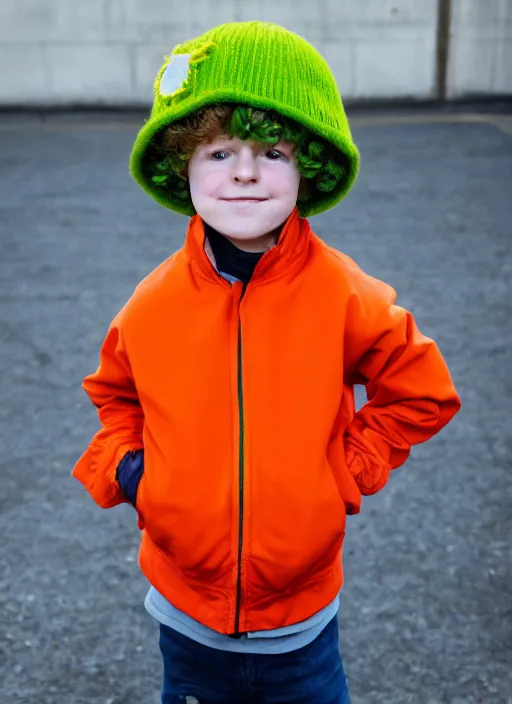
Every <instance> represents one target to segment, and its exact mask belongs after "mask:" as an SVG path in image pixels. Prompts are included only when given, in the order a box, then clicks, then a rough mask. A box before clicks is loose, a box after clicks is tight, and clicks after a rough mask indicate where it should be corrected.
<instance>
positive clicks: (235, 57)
mask: <svg viewBox="0 0 512 704" xmlns="http://www.w3.org/2000/svg"><path fill="white" fill-rule="evenodd" d="M154 95H155V98H154V103H153V109H152V111H151V116H150V118H149V119H148V121H147V122H146V124H145V125H144V127H143V128H142V129H141V130H140V132H139V134H138V136H137V139H136V140H135V144H134V146H133V150H132V154H131V158H130V171H131V174H132V176H133V177H134V179H135V180H136V181H137V183H139V185H140V186H142V188H143V189H144V190H145V191H146V192H147V193H149V195H150V196H152V197H153V198H154V199H155V200H156V201H157V202H158V203H160V204H161V205H164V206H166V207H168V208H171V209H172V210H175V211H177V212H178V213H182V214H183V215H194V214H195V210H194V207H193V206H192V205H191V204H185V203H184V202H183V200H180V199H178V198H173V197H172V193H169V191H167V190H165V189H162V188H160V187H159V186H158V184H156V183H154V181H153V180H152V174H151V172H150V169H149V168H148V163H147V162H148V160H147V158H146V157H147V152H148V148H149V146H150V144H151V141H152V140H153V138H154V137H155V135H156V134H157V133H159V132H160V131H161V130H163V129H164V128H165V127H167V126H169V125H170V124H172V123H173V122H176V121H177V120H180V119H182V118H184V117H187V116H188V115H191V114H192V113H194V112H196V111H197V110H200V109H202V108H205V107H207V106H209V105H214V104H219V103H221V104H225V103H230V104H234V105H248V106H252V107H255V108H260V109H263V110H265V109H266V110H273V111H275V112H278V113H280V114H281V115H283V116H284V117H288V118H291V119H292V120H294V121H295V122H297V123H299V124H300V125H302V126H303V127H305V128H306V129H308V130H309V131H310V132H311V133H313V134H314V135H317V136H319V137H320V138H322V139H324V140H325V141H327V142H329V143H330V144H331V145H333V146H334V147H335V149H336V150H339V151H340V152H342V155H343V156H344V159H343V160H344V161H345V162H346V163H348V169H347V173H346V175H345V177H344V179H342V180H341V182H340V183H338V184H337V185H336V187H335V188H334V190H332V191H331V192H329V193H322V192H320V191H318V190H315V191H314V193H313V194H312V195H311V197H310V198H309V199H308V200H305V201H301V202H299V203H298V207H299V212H300V214H301V215H302V216H303V217H308V216H310V215H315V214H317V213H321V212H323V211H324V210H328V209H329V208H332V207H333V206H334V205H336V203H338V202H339V201H340V200H341V199H342V198H343V197H344V196H345V195H346V194H347V193H348V191H349V190H350V189H351V187H352V185H353V184H354V181H355V180H356V177H357V172H358V169H359V153H358V151H357V148H356V146H355V144H354V143H353V141H352V136H351V134H350V128H349V125H348V120H347V117H346V115H345V111H344V108H343V104H342V101H341V97H340V94H339V91H338V87H337V85H336V81H335V80H334V77H333V75H332V73H331V71H330V69H329V66H328V64H327V63H326V61H325V60H324V59H323V58H322V56H321V55H320V54H319V53H318V52H317V51H316V49H314V48H313V47H312V46H311V44H309V43H308V42H307V41H306V40H305V39H303V38H302V37H300V36H298V35H297V34H294V33H293V32H290V31H288V30H287V29H284V28H283V27H280V26H279V25H276V24H272V23H269V22H232V23H229V24H223V25H220V26H218V27H214V28H213V29H211V30H209V31H208V32H206V33H205V34H203V35H202V36H200V37H197V38H196V39H191V40H190V41H187V42H186V43H185V44H178V45H177V46H175V47H174V49H173V50H172V53H171V55H170V56H169V57H167V59H166V61H165V63H164V65H163V66H162V68H161V69H160V71H159V73H158V76H157V78H156V81H155V86H154Z"/></svg>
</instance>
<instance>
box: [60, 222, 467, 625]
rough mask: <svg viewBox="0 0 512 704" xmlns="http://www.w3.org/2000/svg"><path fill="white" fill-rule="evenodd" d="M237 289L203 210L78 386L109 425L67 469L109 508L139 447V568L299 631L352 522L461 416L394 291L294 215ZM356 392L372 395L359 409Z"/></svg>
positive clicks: (434, 352)
mask: <svg viewBox="0 0 512 704" xmlns="http://www.w3.org/2000/svg"><path fill="white" fill-rule="evenodd" d="M241 294H242V287H241V284H236V283H235V284H233V285H230V284H229V283H228V282H227V281H225V280H224V279H223V278H222V277H221V276H219V274H218V273H217V272H216V271H215V269H214V267H213V266H212V265H211V263H210V261H209V259H208V257H207V255H206V253H205V249H204V229H203V224H202V221H201V219H200V217H199V216H197V215H196V216H195V217H193V218H192V219H191V221H190V225H189V229H188V232H187V237H186V241H185V246H184V247H183V249H181V250H180V251H179V252H177V253H176V254H174V255H173V256H171V257H170V258H169V259H168V260H167V261H165V262H163V263H162V264H161V265H160V266H159V267H157V269H155V270H154V271H153V272H152V273H151V274H150V275H149V276H148V277H147V278H146V279H144V280H143V281H142V282H141V283H140V284H139V286H138V287H137V289H136V290H135V292H134V294H133V296H132V297H131V298H130V300H129V301H128V303H127V304H126V305H125V307H124V308H123V309H122V310H121V312H120V313H119V314H118V315H117V316H116V318H115V319H114V321H113V322H112V324H111V326H110V328H109V331H108V334H107V336H106V339H105V341H104V343H103V345H102V348H101V353H100V365H99V368H98V370H97V371H96V373H94V374H92V375H90V376H88V377H87V378H86V379H85V381H84V384H83V385H84V388H85V390H86V392H87V393H88V395H89V396H90V398H91V400H92V401H93V403H94V404H95V405H96V406H97V407H98V409H99V417H100V421H101V426H102V428H101V430H100V431H99V432H98V433H97V434H96V435H95V437H94V438H93V440H92V441H91V444H90V446H89V448H88V449H87V451H86V452H85V454H84V455H83V456H82V457H81V459H80V460H79V461H78V463H77V465H76V466H75V468H74V470H73V474H74V476H75V477H76V478H77V479H79V480H80V481H81V482H82V483H83V484H84V485H85V486H86V488H87V489H88V491H89V492H90V494H91V495H92V497H93V498H94V499H95V500H96V501H97V503H98V504H99V505H100V506H103V507H110V506H114V505H116V504H118V503H120V502H122V501H123V500H124V499H123V496H122V493H121V491H120V488H119V486H118V485H117V483H116V480H115V472H116V467H117V464H118V463H119V461H120V459H121V458H122V457H123V456H124V454H125V453H126V452H127V451H128V450H136V449H139V448H142V447H144V464H145V470H144V474H143V476H142V479H141V482H140V486H139V490H138V494H137V509H138V512H139V526H140V527H141V529H142V543H141V549H140V555H139V563H140V566H141V569H142V571H143V572H144V574H145V575H146V577H147V578H148V580H149V581H150V582H151V583H152V584H153V585H154V586H155V587H156V589H157V590H158V591H159V592H161V593H162V594H163V595H164V596H165V597H166V598H167V599H168V600H169V601H171V603H172V604H174V606H176V607H177V608H178V609H181V610H182V611H184V612H186V613H187V614H189V615H190V616H192V617H193V618H195V619H197V620H198V621H200V622H201V623H203V624H205V625H206V626H209V627H211V628H213V629H215V630H217V631H219V632H221V633H234V632H245V631H258V630H265V629H271V628H278V627H281V626H286V625H290V624H292V623H295V622H298V621H301V620H303V619H306V618H308V617H309V616H311V615H312V614H313V613H315V612H316V611H318V610H319V609H321V608H322V607H323V606H325V605H326V604H327V603H329V602H330V601H331V600H332V599H334V597H335V596H336V594H337V592H338V590H339V589H340V587H341V584H342V568H341V559H340V557H341V548H342V543H343V537H344V533H345V519H346V513H357V512H358V511H359V507H360V502H361V494H371V493H373V492H375V491H377V490H378V489H380V488H381V487H382V486H384V484H385V483H386V481H387V478H388V475H389V471H390V469H392V468H393V467H398V466H399V465H401V464H402V463H403V462H404V461H405V460H406V459H407V456H408V454H409V451H410V446H411V445H412V444H414V443H419V442H423V441H424V440H427V439H428V438H430V437H431V436H432V435H434V434H435V433H437V432H438V431H439V430H440V429H441V428H442V427H443V426H444V425H445V424H446V423H447V422H448V421H449V420H450V418H451V417H452V416H453V415H454V414H455V413H456V412H457V410H458V409H459V406H460V402H459V398H458V396H457V393H456V391H455V388H454V386H453V383H452V381H451V379H450V375H449V372H448V370H447V367H446V364H445V362H444V360H443V358H442V356H441V354H440V353H439V351H438V348H437V346H436V345H435V343H434V342H433V341H432V340H430V339H428V338H426V337H424V336H423V335H422V334H421V333H420V332H419V331H418V328H417V327H416V325H415V322H414V320H413V317H412V315H411V314H410V313H408V312H407V311H405V310H404V309H403V308H400V307H398V306H396V305H395V304H394V302H395V292H394V291H393V289H392V288H390V287H389V286H388V285H386V284H384V283H382V282H380V281H378V280H376V279H374V278H372V277H370V276H368V275H366V274H364V273H363V272H362V271H361V270H360V269H359V268H358V267H357V266H356V265H355V264H354V263H353V262H352V261H351V260H350V259H349V258H348V257H347V256H345V255H343V254H341V253H339V252H337V251H336V250H333V249H331V248H330V247H328V246H327V245H326V244H325V243H324V242H322V241H321V240H320V239H319V238H318V237H317V236H316V235H315V234H313V232H312V231H311V229H310V226H309V223H308V221H307V220H304V219H301V218H299V216H298V213H297V210H296V209H295V210H294V212H293V213H292V214H291V216H290V218H289V219H288V221H287V223H286V225H285V227H284V229H283V231H282V233H281V236H280V238H279V242H278V244H277V245H276V246H275V247H274V248H273V249H271V250H270V251H269V252H267V253H266V254H265V255H264V256H263V257H262V259H261V260H260V262H259V263H258V265H257V267H256V270H255V272H254V275H253V278H252V280H251V281H250V283H249V284H248V286H247V288H246V291H245V294H244V295H243V297H242V295H241ZM355 383H363V384H366V391H367V395H368V399H369V401H368V403H367V404H366V405H365V406H364V407H363V408H362V409H361V410H360V411H359V412H358V413H356V414H355V415H354V394H353V385H354V384H355Z"/></svg>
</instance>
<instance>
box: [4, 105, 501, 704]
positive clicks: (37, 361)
mask: <svg viewBox="0 0 512 704" xmlns="http://www.w3.org/2000/svg"><path fill="white" fill-rule="evenodd" d="M141 123H142V118H140V117H139V118H134V116H125V117H122V116H120V115H117V116H109V115H107V114H101V115H94V114H92V113H91V114H81V115H74V116H72V115H60V116H54V117H52V118H48V119H46V120H45V121H43V122H42V121H41V120H39V119H37V118H36V117H32V118H31V117H30V116H18V115H8V116H4V117H3V118H2V119H0V183H1V191H0V193H1V196H0V238H1V239H0V244H1V249H0V252H1V254H0V276H1V290H0V340H1V344H0V365H1V377H0V396H1V399H2V403H1V405H0V428H1V435H0V444H1V455H0V462H1V475H0V476H1V487H0V535H1V540H0V702H1V703H2V704H19V703H21V702H23V703H25V702H34V703H35V702H37V703H38V704H86V703H90V702H94V703H95V704H124V703H126V704H146V703H147V704H157V702H158V700H159V688H160V677H161V663H160V658H159V653H158V648H157V628H156V626H155V624H154V623H153V622H152V621H151V619H150V618H149V617H148V616H147V615H146V613H145V611H144V608H143V603H142V602H143V598H144V594H145V591H146V587H147V584H146V582H145V580H144V578H143V577H142V576H141V574H140V573H139V571H138V567H137V562H136V560H137V546H138V542H139V536H138V530H137V526H136V521H135V516H134V514H133V512H131V511H130V510H129V508H128V507H127V506H123V507H120V508H117V509H113V510H110V511H101V510H100V509H99V508H97V507H96V506H95V505H94V504H93V502H92V500H91V499H90V498H89V497H88V496H87V494H86V493H85V491H84V490H83V489H82V487H81V486H80V485H79V484H78V483H77V482H76V481H75V480H72V479H71V477H70V471H71V468H72V466H73V464H74V462H75V461H76V459H77V458H78V456H79V455H80V454H81V453H82V451H83V450H84V449H85V447H86V445H87V443H88V441H89V440H90V438H91V435H92V433H93V432H94V430H95V429H96V427H97V421H96V416H95V413H94V409H93V407H92V405H91V404H90V403H89V401H88V399H87V398H86V396H85V394H84V393H83V391H82V390H81V387H80V384H81V381H82V378H83V377H84V376H85V375H86V374H88V373H89V372H91V371H93V370H94V369H95V367H96V364H97V360H98V349H99V345H100V342H101V340H102V338H103V335H104V333H105V331H106V328H107V326H108V323H109V322H110V320H111V318H112V317H113V315H114V314H115V313H116V312H117V310H118V309H119V308H120V306H121V305H122V304H123V303H124V301H125V300H126V298H127V297H128V296H129V295H130V293H131V291H132V290H133V288H134V286H135V285H136V283H137V282H138V281H139V280H140V279H141V278H142V277H143V276H144V275H145V274H146V273H147V272H149V271H150V270H151V269H152V268H153V267H154V266H156V265H157V264H158V263H159V262H160V261H162V260H163V259H164V258H165V257H167V256H168V255H169V253H170V252H172V251H173V250H174V249H175V248H177V247H178V246H179V245H180V243H181V241H182V238H183V234H184V231H185V227H186V220H185V218H182V217H181V216H178V215H175V214H173V213H170V212H168V211H166V210H165V209H163V208H160V207H158V206H157V205H156V204H154V203H153V202H152V201H151V200H150V199H149V198H148V197H147V196H146V195H145V194H144V193H143V192H142V191H141V190H139V189H138V187H137V186H136V185H135V183H133V182H132V181H131V180H130V178H129V176H128V173H127V160H128V155H129V151H130V148H131V144H132V142H133V139H134V136H135V133H136V129H137V126H138V125H140V124H141ZM353 130H354V134H355V138H356V141H357V142H358V144H359V146H360V149H361V153H362V171H361V177H360V180H359V182H358V184H357V186H356V188H355V190H354V191H353V193H352V194H351V195H350V196H349V198H348V199H347V200H346V202H344V203H342V204H341V205H339V206H338V207H337V208H336V209H335V210H333V211H331V212H328V213H326V214H324V215H321V216H318V217H316V218H313V219H312V224H313V227H314V229H315V231H316V232H317V233H318V234H319V235H321V236H323V237H324V238H325V239H326V240H327V241H328V242H329V243H330V244H332V245H334V246H336V247H338V248H340V249H342V250H344V251H346V252H347V253H348V254H349V255H351V256H353V257H354V258H355V259H356V260H357V261H358V262H359V264H360V265H361V266H362V267H363V268H365V269H366V270H367V271H369V272H370V273H372V274H374V275H376V276H378V277H379V278H382V279H384V280H386V281H388V282H390V283H391V284H392V285H393V286H394V287H395V288H396V289H397V290H398V293H399V302H400V303H401V304H402V305H404V306H405V307H408V308H410V309H412V311H413V312H414V313H415V315H416V318H417V321H418V323H419V325H420V327H421V328H422V330H423V331H424V332H425V333H426V334H428V335H430V336H432V337H434V338H436V339H437V341H438V343H439V345H440V348H441V350H442V352H443V353H444V355H445V357H446V359H447V361H448V364H449V366H450V369H451V371H452V374H453V377H454V379H455V382H456V385H457V387H458V389H459V391H460V394H461V396H462V399H463V410H462V411H461V413H460V414H459V415H458V416H457V417H456V419H455V420H454V421H453V422H452V423H451V424H450V425H449V426H448V427H447V428H446V429H445V430H444V431H443V432H442V433H441V434H440V435H439V436H438V437H436V438H435V439H433V440H432V441H430V442H429V443H427V444H426V445H423V446H420V447H417V448H415V450H414V451H413V453H412V457H411V459H410V460H409V462H408V463H407V465H406V466H405V467H404V468H402V469H400V470H397V471H396V472H395V473H394V475H393V477H392V479H391V481H390V483H389V485H388V486H387V487H386V488H385V489H384V490H383V491H382V492H381V493H380V494H378V495H377V496H375V497H370V498H367V499H366V500H365V501H364V504H363V510H362V513H361V514H360V515H359V516H356V517H352V518H350V520H349V525H348V536H347V540H346V551H345V571H346V585H345V587H344V589H343V598H342V604H341V610H340V615H339V618H340V626H341V648H342V652H343V657H344V663H345V667H346V671H347V674H348V677H349V682H350V688H351V693H352V699H353V704H374V703H376V704H415V703H419V704H441V703H445V702H446V703H450V704H456V703H457V704H459V703H460V704H462V703H464V704H465V703H468V704H469V703H471V704H476V703H479V704H489V703H496V704H498V703H500V704H501V703H505V702H512V656H511V650H512V595H511V583H512V570H511V536H512V508H511V499H512V487H511V484H512V479H511V471H512V461H511V455H512V439H511V420H510V419H511V417H512V415H511V414H512V381H511V378H512V352H511V349H512V192H511V184H512V134H511V119H510V116H507V115H493V114H489V111H487V112H486V113H485V114H469V115H468V114H463V113H461V112H460V111H459V112H458V113H456V114H447V113H436V111H435V110H431V111H428V112H427V113H425V114H424V115H422V114H420V113H417V112H416V113H413V114H407V113H406V112H404V111H401V112H400V114H398V115H393V114H392V113H385V114H383V113H379V115H378V116H377V117H375V115H372V114H370V113H368V114H359V115H356V116H355V119H354V121H353ZM312 704H313V703H312Z"/></svg>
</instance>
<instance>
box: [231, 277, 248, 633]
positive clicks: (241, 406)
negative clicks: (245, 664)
mask: <svg viewBox="0 0 512 704" xmlns="http://www.w3.org/2000/svg"><path fill="white" fill-rule="evenodd" d="M246 286H247V284H244V285H243V286H242V293H241V296H240V301H239V303H238V305H240V303H241V302H242V298H243V296H244V293H245V289H246ZM237 357H238V371H237V380H238V383H237V394H238V438H239V439H238V556H237V567H238V572H237V580H236V608H235V632H234V634H233V637H234V638H240V637H241V635H242V634H241V633H240V608H241V604H242V545H243V538H244V398H243V384H242V321H241V318H240V310H239V311H238V354H237Z"/></svg>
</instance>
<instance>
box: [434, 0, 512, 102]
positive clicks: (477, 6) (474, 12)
mask: <svg viewBox="0 0 512 704" xmlns="http://www.w3.org/2000/svg"><path fill="white" fill-rule="evenodd" d="M447 94H448V97H451V98H455V97H461V96H465V95H478V94H483V95H504V94H508V95H510V94H512V0H452V22H451V39H450V52H449V61H448V80H447Z"/></svg>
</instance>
